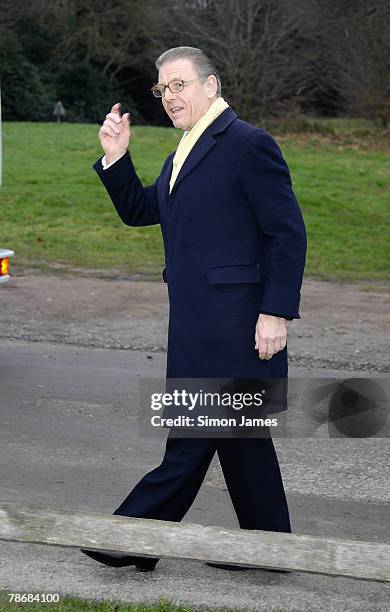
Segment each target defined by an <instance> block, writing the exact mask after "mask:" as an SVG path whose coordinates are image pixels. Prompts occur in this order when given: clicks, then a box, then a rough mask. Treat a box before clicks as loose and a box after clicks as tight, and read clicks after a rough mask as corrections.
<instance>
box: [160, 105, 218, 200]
mask: <svg viewBox="0 0 390 612" xmlns="http://www.w3.org/2000/svg"><path fill="white" fill-rule="evenodd" d="M227 108H229V104H228V103H227V102H226V101H225V100H224V99H223V98H222V97H219V98H217V99H216V100H215V101H214V102H213V103H212V105H211V106H210V108H209V109H208V110H207V111H206V112H205V114H204V115H202V117H201V118H200V119H199V120H198V121H197V122H196V123H195V125H194V127H193V128H191V130H189V131H187V132H184V134H183V136H182V139H181V140H180V142H179V146H178V147H177V149H176V153H175V157H174V158H173V168H172V175H171V180H170V181H169V193H171V191H172V189H173V186H174V184H175V181H176V179H177V175H178V174H179V172H180V170H181V168H182V166H183V164H184V162H185V160H186V159H187V157H188V155H189V154H190V152H191V149H192V147H193V146H194V145H195V143H196V142H197V141H198V140H199V138H200V137H201V136H202V134H203V132H204V131H205V129H206V128H208V127H209V125H210V124H211V123H212V122H213V121H214V120H215V119H216V118H217V117H218V116H219V115H220V114H221V113H223V111H224V110H226V109H227Z"/></svg>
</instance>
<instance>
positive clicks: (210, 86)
mask: <svg viewBox="0 0 390 612" xmlns="http://www.w3.org/2000/svg"><path fill="white" fill-rule="evenodd" d="M217 89H218V83H217V79H216V77H215V76H214V75H213V74H210V75H209V76H208V77H207V95H208V97H209V98H214V96H216V95H217Z"/></svg>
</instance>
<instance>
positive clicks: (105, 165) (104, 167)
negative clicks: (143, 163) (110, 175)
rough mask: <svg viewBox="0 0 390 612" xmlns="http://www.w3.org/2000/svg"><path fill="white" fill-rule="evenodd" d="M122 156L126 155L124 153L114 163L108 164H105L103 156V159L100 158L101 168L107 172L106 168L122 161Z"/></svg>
mask: <svg viewBox="0 0 390 612" xmlns="http://www.w3.org/2000/svg"><path fill="white" fill-rule="evenodd" d="M124 155H126V153H124V154H123V155H121V156H120V157H118V159H116V160H115V161H113V162H111V163H110V164H107V163H106V156H105V155H103V157H102V167H103V170H107V169H108V168H110V166H113V165H114V164H116V162H117V161H119V160H120V159H122V157H124Z"/></svg>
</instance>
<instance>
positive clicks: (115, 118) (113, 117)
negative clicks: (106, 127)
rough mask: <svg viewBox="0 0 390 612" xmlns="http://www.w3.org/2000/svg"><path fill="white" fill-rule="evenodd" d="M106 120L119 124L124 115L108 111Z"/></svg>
mask: <svg viewBox="0 0 390 612" xmlns="http://www.w3.org/2000/svg"><path fill="white" fill-rule="evenodd" d="M106 121H111V123H113V124H114V125H119V124H120V123H121V122H122V117H121V116H120V115H118V113H108V115H106Z"/></svg>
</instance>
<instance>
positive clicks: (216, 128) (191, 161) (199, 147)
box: [168, 107, 237, 197]
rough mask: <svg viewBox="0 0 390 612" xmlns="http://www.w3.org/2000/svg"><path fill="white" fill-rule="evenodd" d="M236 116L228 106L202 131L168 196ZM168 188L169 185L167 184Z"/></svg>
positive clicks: (209, 149)
mask: <svg viewBox="0 0 390 612" xmlns="http://www.w3.org/2000/svg"><path fill="white" fill-rule="evenodd" d="M236 118H237V115H236V113H235V112H234V111H233V110H232V109H231V108H230V107H229V108H227V109H226V110H225V111H223V113H221V114H220V115H219V117H217V118H216V119H215V121H213V123H211V125H209V127H208V128H207V129H206V130H205V131H204V132H203V134H202V135H201V137H200V138H199V140H198V141H197V142H196V143H195V145H194V146H193V148H192V149H191V152H190V154H189V155H188V157H187V159H186V160H185V162H184V164H183V166H182V168H181V170H180V172H179V174H178V176H177V178H176V181H175V184H174V186H173V189H172V191H171V194H170V197H172V196H173V194H174V192H175V191H176V189H177V188H178V186H179V185H180V183H181V182H182V181H183V180H184V179H185V177H186V176H187V175H188V174H189V173H190V172H192V170H193V169H194V168H196V166H197V165H198V164H199V162H200V161H201V160H202V159H203V158H204V157H205V156H206V155H207V154H208V153H209V152H210V151H211V149H212V148H213V147H214V146H215V138H214V136H215V135H216V134H219V133H220V132H223V131H224V130H225V129H226V128H227V127H228V126H229V125H230V124H231V123H232V122H233V121H234V120H235V119H236ZM170 168H171V169H172V160H171V164H170ZM170 176H171V173H169V178H168V183H169V179H170ZM168 190H169V185H168Z"/></svg>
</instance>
